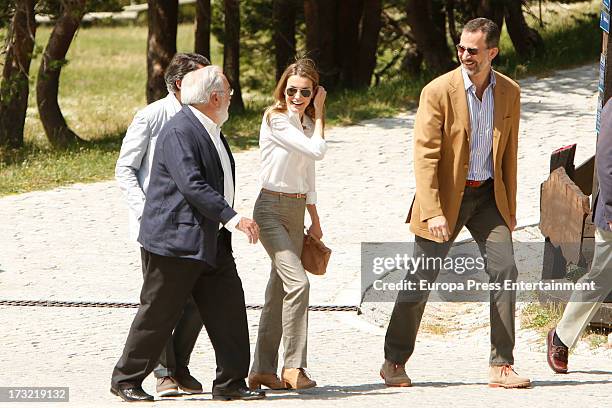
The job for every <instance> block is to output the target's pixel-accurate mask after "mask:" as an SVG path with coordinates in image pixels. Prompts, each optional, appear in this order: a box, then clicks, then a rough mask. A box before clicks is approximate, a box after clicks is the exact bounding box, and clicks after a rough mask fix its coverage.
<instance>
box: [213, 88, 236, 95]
mask: <svg viewBox="0 0 612 408" xmlns="http://www.w3.org/2000/svg"><path fill="white" fill-rule="evenodd" d="M217 92H219V93H225V92H229V95H230V96H232V95H234V88H229V89H228V90H227V91H217Z"/></svg>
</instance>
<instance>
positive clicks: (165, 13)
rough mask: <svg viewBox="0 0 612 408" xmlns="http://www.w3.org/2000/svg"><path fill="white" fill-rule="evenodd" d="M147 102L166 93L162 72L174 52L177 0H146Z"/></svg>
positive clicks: (153, 100)
mask: <svg viewBox="0 0 612 408" xmlns="http://www.w3.org/2000/svg"><path fill="white" fill-rule="evenodd" d="M148 4H149V11H148V18H149V34H148V39H147V103H151V102H155V101H156V100H158V99H161V98H163V97H164V96H166V95H167V94H168V90H167V88H166V82H165V81H164V73H165V71H166V68H167V67H168V64H170V61H171V60H172V57H174V54H176V29H177V23H178V0H148Z"/></svg>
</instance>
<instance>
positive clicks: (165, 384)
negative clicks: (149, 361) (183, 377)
mask: <svg viewBox="0 0 612 408" xmlns="http://www.w3.org/2000/svg"><path fill="white" fill-rule="evenodd" d="M155 390H156V391H157V395H159V396H160V397H176V396H177V395H179V394H180V393H179V390H178V384H177V383H176V381H174V378H172V377H160V378H158V379H157V385H156V386H155Z"/></svg>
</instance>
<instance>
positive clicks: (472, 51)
mask: <svg viewBox="0 0 612 408" xmlns="http://www.w3.org/2000/svg"><path fill="white" fill-rule="evenodd" d="M456 47H457V51H459V53H460V54H463V53H464V52H466V51H467V52H468V54H470V55H477V54H478V53H479V52H480V50H479V49H478V48H468V47H464V46H463V45H461V44H457V45H456Z"/></svg>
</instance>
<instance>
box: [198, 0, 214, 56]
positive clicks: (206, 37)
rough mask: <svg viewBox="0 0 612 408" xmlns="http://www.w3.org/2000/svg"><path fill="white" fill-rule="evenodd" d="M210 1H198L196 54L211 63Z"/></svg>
mask: <svg viewBox="0 0 612 408" xmlns="http://www.w3.org/2000/svg"><path fill="white" fill-rule="evenodd" d="M210 12H211V10H210V0H197V3H196V29H195V52H196V53H198V54H200V55H203V56H205V57H206V58H208V60H209V61H210V15H211V14H210Z"/></svg>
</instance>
